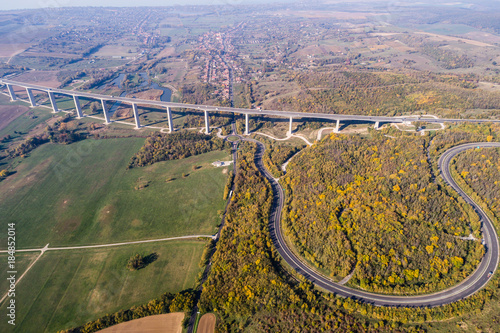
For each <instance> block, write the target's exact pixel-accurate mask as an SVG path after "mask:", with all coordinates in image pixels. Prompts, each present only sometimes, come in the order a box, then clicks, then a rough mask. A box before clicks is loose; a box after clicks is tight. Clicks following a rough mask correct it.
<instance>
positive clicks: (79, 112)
mask: <svg viewBox="0 0 500 333" xmlns="http://www.w3.org/2000/svg"><path fill="white" fill-rule="evenodd" d="M73 101H74V102H75V110H76V119H81V118H83V112H82V106H81V105H80V99H79V98H78V96H73Z"/></svg>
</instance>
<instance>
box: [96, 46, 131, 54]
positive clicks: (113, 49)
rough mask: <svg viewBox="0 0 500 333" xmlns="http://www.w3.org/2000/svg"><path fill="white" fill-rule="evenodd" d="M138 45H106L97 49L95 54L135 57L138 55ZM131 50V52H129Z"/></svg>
mask: <svg viewBox="0 0 500 333" xmlns="http://www.w3.org/2000/svg"><path fill="white" fill-rule="evenodd" d="M136 49H137V47H136V46H132V45H124V46H122V45H116V44H111V45H104V46H103V47H101V48H100V49H99V51H97V52H96V53H95V54H94V55H96V56H98V57H112V56H122V57H133V56H135V55H137V52H136ZM129 50H130V53H129V52H128V51H129Z"/></svg>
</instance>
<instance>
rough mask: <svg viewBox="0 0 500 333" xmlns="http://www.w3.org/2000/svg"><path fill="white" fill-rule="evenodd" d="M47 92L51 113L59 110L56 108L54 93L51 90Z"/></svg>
mask: <svg viewBox="0 0 500 333" xmlns="http://www.w3.org/2000/svg"><path fill="white" fill-rule="evenodd" d="M48 94H49V99H50V104H51V105H52V112H53V113H57V112H59V109H58V108H57V104H56V98H55V97H54V93H53V92H52V91H49V92H48Z"/></svg>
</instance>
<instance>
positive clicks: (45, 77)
mask: <svg viewBox="0 0 500 333" xmlns="http://www.w3.org/2000/svg"><path fill="white" fill-rule="evenodd" d="M57 73H58V72H57V71H32V72H28V73H24V74H21V75H19V76H18V77H16V81H20V82H26V83H33V84H37V85H40V86H47V87H51V88H57V87H59V85H60V84H61V82H59V80H58V79H57Z"/></svg>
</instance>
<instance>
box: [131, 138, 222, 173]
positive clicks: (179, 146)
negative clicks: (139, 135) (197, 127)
mask: <svg viewBox="0 0 500 333" xmlns="http://www.w3.org/2000/svg"><path fill="white" fill-rule="evenodd" d="M223 149H231V144H230V143H229V142H226V141H223V140H222V139H220V138H218V137H216V136H210V135H206V134H201V133H198V132H189V131H179V132H175V133H172V134H163V133H153V134H151V135H150V136H149V137H148V138H147V139H146V142H145V143H144V146H142V147H141V149H140V150H139V151H138V152H137V153H136V154H135V155H134V156H133V157H132V159H131V160H130V163H129V168H133V167H142V166H146V165H151V164H153V163H156V162H160V161H167V160H173V159H180V158H186V157H189V156H192V155H198V154H203V153H207V152H209V151H213V150H223Z"/></svg>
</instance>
